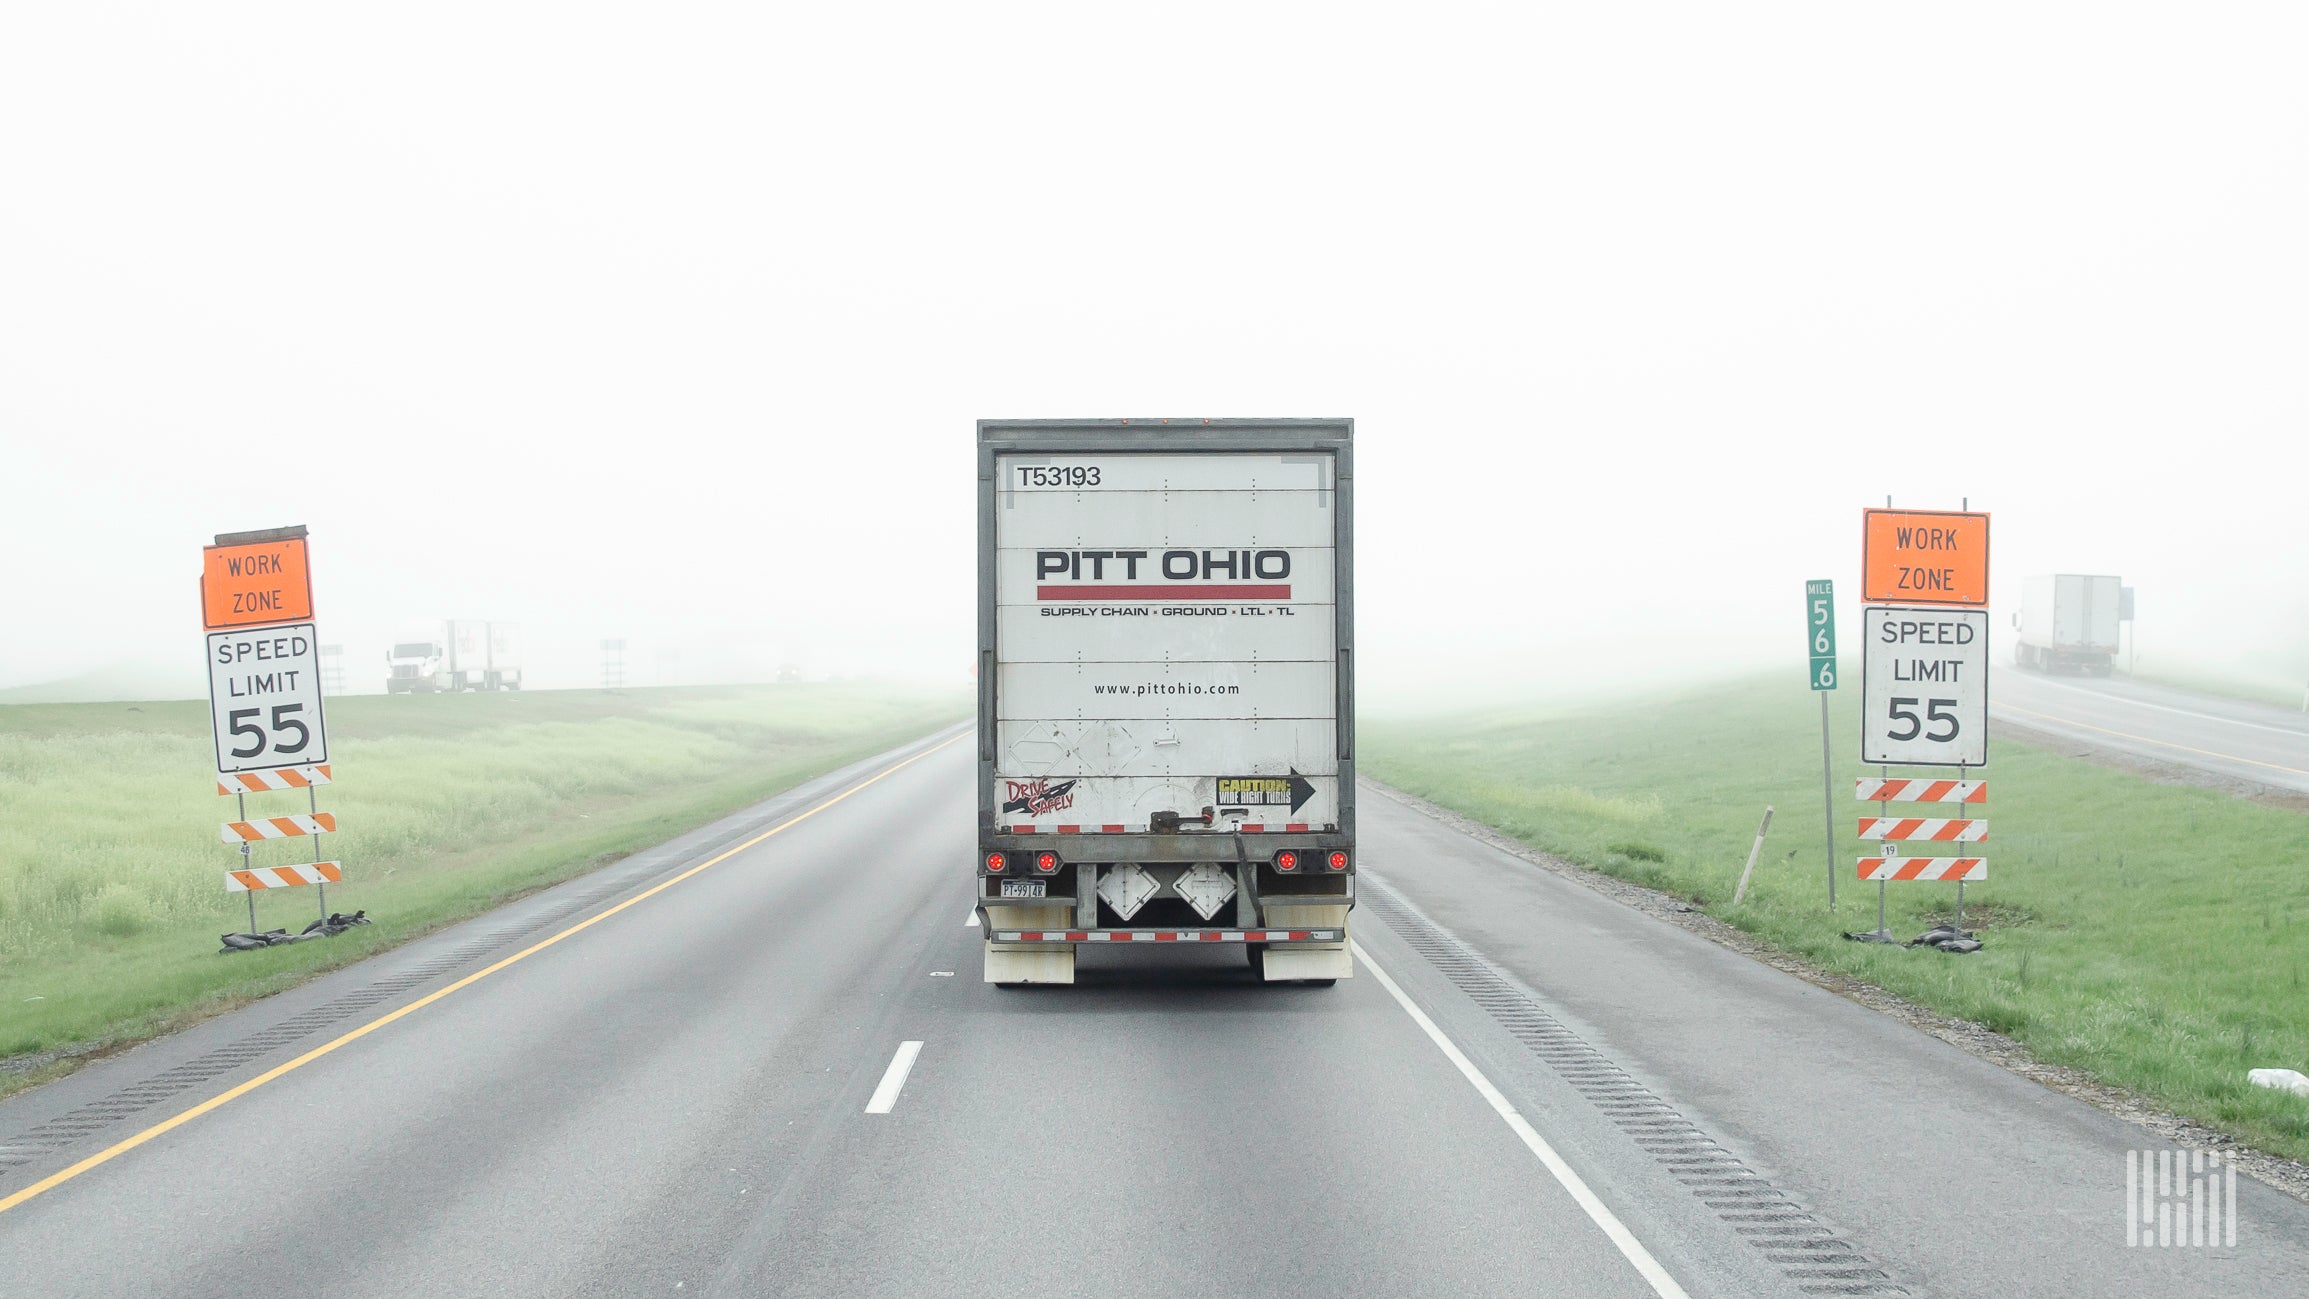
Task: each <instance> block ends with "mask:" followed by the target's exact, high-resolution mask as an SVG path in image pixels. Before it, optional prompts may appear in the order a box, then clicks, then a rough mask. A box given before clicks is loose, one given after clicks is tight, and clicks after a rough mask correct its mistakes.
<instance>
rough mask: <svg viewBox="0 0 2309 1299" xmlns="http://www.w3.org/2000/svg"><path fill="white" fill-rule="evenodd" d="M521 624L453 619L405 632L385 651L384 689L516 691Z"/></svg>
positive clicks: (406, 691) (401, 691) (396, 691)
mask: <svg viewBox="0 0 2309 1299" xmlns="http://www.w3.org/2000/svg"><path fill="white" fill-rule="evenodd" d="M520 688H521V629H520V627H519V626H518V625H516V624H514V623H509V622H480V621H477V620H474V619H470V618H465V619H453V620H451V621H450V622H449V623H448V624H447V634H445V635H444V634H443V632H442V631H441V629H440V627H439V626H437V625H423V626H419V627H418V628H416V629H415V631H414V632H404V633H403V634H402V636H401V638H400V639H399V640H397V641H395V642H394V643H393V648H392V649H390V650H388V651H386V653H385V692H386V693H387V694H395V695H398V694H409V693H431V692H433V691H436V690H449V691H456V690H519V689H520Z"/></svg>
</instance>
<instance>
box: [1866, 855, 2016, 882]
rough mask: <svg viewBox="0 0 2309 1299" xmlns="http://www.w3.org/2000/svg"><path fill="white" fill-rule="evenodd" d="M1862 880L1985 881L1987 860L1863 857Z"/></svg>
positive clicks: (1977, 858) (1978, 858) (1973, 858)
mask: <svg viewBox="0 0 2309 1299" xmlns="http://www.w3.org/2000/svg"><path fill="white" fill-rule="evenodd" d="M1860 878H1862V879H1864V880H1984V879H1987V878H1988V860H1987V859H1986V858H1983V857H1863V858H1861V859H1860Z"/></svg>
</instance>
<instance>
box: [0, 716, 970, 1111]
mask: <svg viewBox="0 0 2309 1299" xmlns="http://www.w3.org/2000/svg"><path fill="white" fill-rule="evenodd" d="M967 711H968V700H967V699H966V698H963V697H960V696H952V695H934V694H926V693H921V692H906V691H893V690H890V689H886V688H872V687H865V686H816V685H781V686H732V687H716V688H695V689H682V688H674V689H659V690H629V691H617V692H609V691H598V690H570V691H531V692H520V693H505V694H481V695H473V694H468V695H456V696H442V695H403V696H392V697H386V696H356V697H351V698H344V699H336V700H331V701H330V702H329V705H328V718H329V741H330V752H331V757H332V758H333V759H334V761H333V764H332V765H333V767H334V770H335V775H336V779H337V783H336V784H334V785H331V786H328V787H326V788H323V789H322V790H321V791H320V807H321V810H323V811H328V812H335V813H336V814H337V816H338V818H339V825H340V826H341V831H340V832H339V833H338V834H335V835H332V836H329V837H328V838H326V839H324V840H323V846H324V852H325V855H326V856H329V857H331V858H337V859H341V860H343V861H344V863H345V870H346V879H345V881H344V882H343V883H341V884H338V885H335V886H332V887H331V888H330V890H329V906H330V909H331V910H336V911H345V912H350V911H353V910H355V909H365V910H367V911H368V912H369V914H370V916H371V918H372V919H373V920H374V922H375V923H374V924H372V925H370V926H368V927H365V928H358V929H353V930H350V931H348V932H347V933H345V934H343V935H341V936H339V937H337V938H333V939H328V940H323V941H315V942H309V943H302V944H297V945H294V946H290V947H282V948H273V949H268V950H264V951H259V952H253V953H236V954H233V955H219V954H218V952H217V948H218V942H217V936H218V935H219V934H221V933H225V932H228V931H238V930H241V929H243V928H245V927H246V926H247V924H248V910H247V906H246V903H245V901H244V897H245V895H243V894H238V893H235V894H229V895H228V894H227V893H226V892H225V890H224V886H223V882H224V873H225V871H226V869H227V868H228V867H232V866H237V865H239V864H240V860H239V855H238V853H237V852H236V851H235V850H233V849H230V848H227V847H224V846H223V845H222V844H220V843H219V842H218V836H217V826H218V824H219V823H220V822H222V821H225V820H230V819H232V816H231V813H232V811H233V807H234V803H233V800H232V799H229V798H222V797H219V796H218V795H217V794H216V793H215V780H214V777H213V776H212V775H211V774H210V773H211V771H212V770H213V767H214V758H213V754H212V750H211V749H210V739H209V719H208V705H207V704H206V702H205V701H182V702H168V703H141V704H39V705H30V704H28V705H19V706H14V707H0V826H5V827H6V829H7V833H6V836H5V838H4V839H0V1094H6V1093H7V1092H9V1091H12V1090H15V1089H17V1088H20V1087H22V1086H24V1085H25V1084H26V1083H27V1082H28V1081H31V1080H34V1079H36V1078H39V1077H44V1076H47V1075H48V1074H49V1073H52V1072H54V1071H55V1070H56V1069H58V1068H65V1067H69V1065H70V1063H71V1060H72V1058H74V1057H79V1056H85V1055H86V1054H88V1053H90V1052H91V1051H94V1050H100V1049H103V1048H105V1047H108V1046H112V1045H116V1044H120V1043H123V1042H128V1041H134V1040H137V1039H139V1038H143V1037H148V1036H151V1035H153V1034H155V1033H158V1032H164V1031H167V1030H168V1029H170V1028H172V1027H176V1026H179V1025H181V1024H184V1023H187V1022H190V1021H191V1020H194V1019H197V1018H200V1017H203V1016H206V1015H209V1014H213V1013H216V1012H217V1011H219V1010H222V1009H226V1008H229V1007H231V1006H233V1005H237V1004H239V1003H241V1002H243V1001H246V1000H248V999H249V998H251V997H255V996H260V995H262V994H264V993H267V992H272V991H276V990H278V989H280V988H283V987H286V986H288V985H289V984H291V983H294V982H296V981H297V980H298V979H300V978H302V977H304V976H306V975H309V974H311V973H313V972H314V971H316V970H321V969H328V968H332V967H335V966H339V965H343V964H346V963H348V962H350V961H353V960H357V959H359V958H361V957H363V956H366V955H368V954H370V953H372V952H375V951H378V950H380V949H382V948H385V947H390V946H392V945H394V944H395V943H399V942H402V941H405V940H407V939H409V938H411V937H413V936H415V935H417V934H421V933H424V932H426V931H428V930H431V929H435V928H438V927H440V926H441V925H444V924H446V923H449V922H451V921H454V920H458V919H461V918H463V917H466V916H469V915H473V914H475V913H477V912H480V911H484V910H487V909H488V908H489V907H491V906H494V905H497V904H499V903H501V902H503V901H505V900H507V899H509V898H512V897H515V896H518V895H520V894H522V893H525V892H529V891H532V890H535V889H538V888H541V887H543V886H545V885H548V884H552V883H555V882H558V881H560V880H563V879H567V878H568V877H570V876H572V875H575V874H578V873H580V872H582V871H584V870H586V869H588V868H590V867H593V866H597V865H599V864H602V863H604V862H607V861H610V860H613V859H615V858H617V857H619V856H622V855H624V854H627V853H630V852H633V851H636V850H638V849H641V848H644V847H648V846H650V845H652V844H655V843H658V842H661V841H663V840H665V839H667V838H669V837H671V836H673V835H675V834H679V833H680V832H682V831H684V830H687V829H691V828H693V827H695V826H698V825H702V824H705V823H706V822H709V821H711V820H714V819H715V818H717V817H720V816H723V815H726V814H727V813H729V812H732V811H735V810H737V809H739V808H742V807H745V806H746V805H748V804H750V803H753V802H756V801H759V800H761V799H763V798H766V797H768V796H770V795H772V794H774V793H777V792H778V791H780V790H783V789H787V788H790V787H791V786H793V785H795V784H798V783H800V782H801V781H803V780H806V779H808V778H809V777H811V776H814V775H817V774H820V773H822V772H825V771H829V770H832V769H833V768H836V767H839V766H842V765H844V764H846V763H849V762H853V761H856V760H857V759H859V758H862V757H866V756H869V755H871V754H874V753H876V752H879V751H881V750H883V749H886V748H889V747H891V746H893V745H896V744H899V743H902V742H904V741H906V740H908V739H912V738H915V737H917V736H920V735H923V734H925V733H927V732H928V731H930V730H931V729H933V728H935V727H937V726H941V725H945V724H947V723H950V722H955V721H959V720H961V719H962V718H963V717H964V716H965V715H966V714H967ZM305 798H306V796H305V795H304V794H302V793H272V794H263V795H251V796H250V797H249V813H250V815H251V816H272V815H281V814H285V813H289V812H302V811H304V810H305ZM311 849H312V840H310V839H293V840H285V841H281V842H274V843H265V844H260V845H257V848H256V856H255V864H257V865H260V866H265V865H275V864H280V863H285V862H294V861H305V860H310V859H311ZM315 902H316V899H315V896H314V892H313V890H312V889H310V888H300V889H290V890H282V891H279V892H277V893H266V894H263V895H260V898H259V901H258V904H257V919H258V923H259V924H260V925H261V926H263V927H265V928H268V929H269V928H276V927H277V928H287V929H290V930H291V931H295V930H298V929H301V928H303V927H304V925H305V924H306V923H308V922H309V921H311V920H312V919H313V918H314V917H315V915H317V914H318V911H317V908H316V906H315Z"/></svg>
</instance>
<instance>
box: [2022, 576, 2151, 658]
mask: <svg viewBox="0 0 2309 1299" xmlns="http://www.w3.org/2000/svg"><path fill="white" fill-rule="evenodd" d="M2129 614H2130V611H2129V610H2126V609H2125V608H2124V581H2123V579H2121V578H2116V577H2104V576H2095V575H2091V574H2085V573H2057V574H2053V575H2051V576H2049V577H2032V578H2029V579H2028V581H2027V584H2026V585H2025V586H2023V587H2022V588H2021V602H2020V614H2019V616H2017V617H2015V618H2014V619H2013V620H2012V621H2013V626H2014V628H2015V629H2016V630H2017V631H2018V632H2019V633H2020V634H2019V635H2018V636H2017V637H2016V638H2015V640H2014V646H2013V651H2012V652H2013V657H2014V658H2015V659H2016V660H2018V661H2019V663H2020V665H2021V666H2022V667H2024V668H2037V669H2040V670H2042V671H2046V672H2089V673H2092V674H2095V675H2097V676H2107V675H2108V674H2109V672H2110V671H2111V670H2112V669H2113V668H2114V667H2115V666H2116V656H2117V624H2118V622H2119V621H2120V620H2121V619H2122V618H2123V617H2126V616H2129Z"/></svg>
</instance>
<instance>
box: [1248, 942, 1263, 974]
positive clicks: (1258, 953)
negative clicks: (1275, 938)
mask: <svg viewBox="0 0 2309 1299" xmlns="http://www.w3.org/2000/svg"><path fill="white" fill-rule="evenodd" d="M1243 955H1244V956H1246V957H1248V958H1249V959H1250V962H1251V972H1252V973H1253V974H1265V973H1266V972H1267V945H1266V944H1265V943H1245V944H1243Z"/></svg>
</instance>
